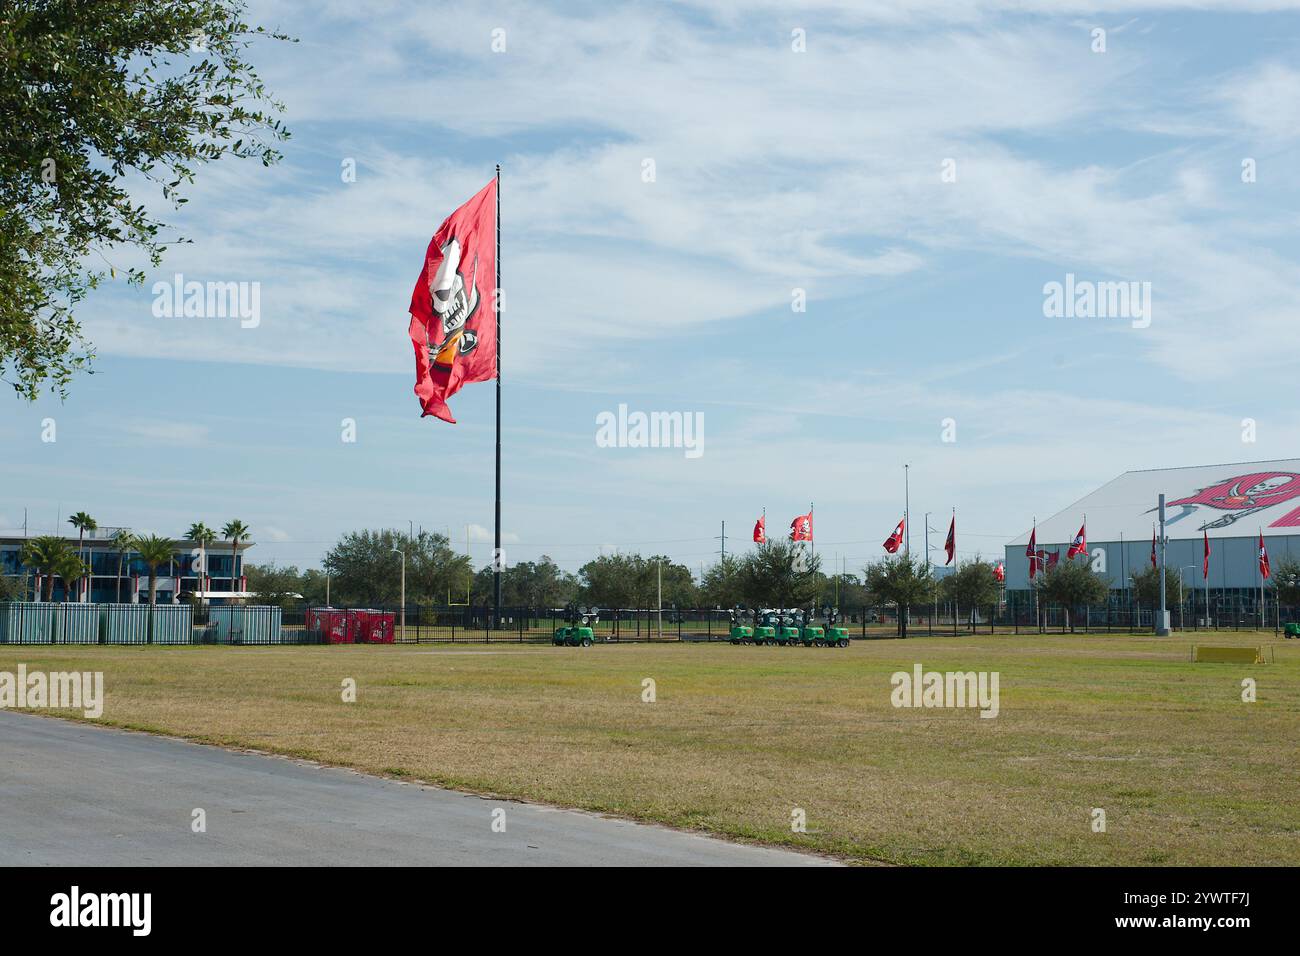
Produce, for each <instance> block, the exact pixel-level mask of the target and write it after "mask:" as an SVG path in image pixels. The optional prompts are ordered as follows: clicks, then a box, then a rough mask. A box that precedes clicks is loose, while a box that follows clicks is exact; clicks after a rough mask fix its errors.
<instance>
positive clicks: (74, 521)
mask: <svg viewBox="0 0 1300 956" xmlns="http://www.w3.org/2000/svg"><path fill="white" fill-rule="evenodd" d="M68 524H70V525H72V526H73V527H74V528H76V529H77V557H79V558H82V559H84V558H85V556H86V551H85V547H86V532H87V531H94V530H96V529H97V528H98V527H99V524H98V522H96V521H95V519H94V518H92V517H91V516H90V515H88V514H86V512H84V511H78V512H77V513H76V514H75V515H73V516H72V517H70V518H69V519H68ZM64 600H66V597H65V598H64ZM78 600H80V597H78Z"/></svg>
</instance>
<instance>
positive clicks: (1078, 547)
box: [1065, 521, 1088, 558]
mask: <svg viewBox="0 0 1300 956" xmlns="http://www.w3.org/2000/svg"><path fill="white" fill-rule="evenodd" d="M1087 553H1088V522H1086V521H1085V522H1084V523H1083V524H1081V525H1079V533H1078V534H1076V535H1075V536H1074V541H1073V542H1071V544H1070V550H1069V551H1067V552H1065V556H1066V557H1067V558H1073V557H1075V556H1076V555H1080V554H1087Z"/></svg>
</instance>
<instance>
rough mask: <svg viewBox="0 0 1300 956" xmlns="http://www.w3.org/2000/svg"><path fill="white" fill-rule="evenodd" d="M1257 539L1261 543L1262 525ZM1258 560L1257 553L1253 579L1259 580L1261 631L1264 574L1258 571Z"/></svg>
mask: <svg viewBox="0 0 1300 956" xmlns="http://www.w3.org/2000/svg"><path fill="white" fill-rule="evenodd" d="M1259 540H1260V542H1261V543H1262V542H1263V540H1264V529H1263V527H1261V528H1260V529H1259ZM1259 560H1260V555H1259V554H1258V553H1257V554H1256V555H1255V580H1256V581H1258V582H1259V629H1260V630H1261V631H1262V630H1264V620H1265V618H1264V575H1263V574H1262V573H1261V572H1260V569H1259Z"/></svg>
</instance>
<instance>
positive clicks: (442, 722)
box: [0, 632, 1300, 865]
mask: <svg viewBox="0 0 1300 956" xmlns="http://www.w3.org/2000/svg"><path fill="white" fill-rule="evenodd" d="M1192 642H1193V639H1192V638H1191V637H1190V636H1181V637H1174V638H1169V639H1155V638H1151V637H1149V636H1118V635H1117V636H1104V635H1091V636H1085V635H1077V636H1050V637H1047V636H1038V635H1032V636H1031V635H1023V636H1020V637H1013V636H1003V635H998V636H989V635H981V636H976V637H962V638H951V637H949V638H940V637H934V638H924V637H922V638H913V639H909V640H907V641H866V642H855V643H854V645H853V646H852V647H850V648H848V649H845V650H833V649H815V648H797V649H785V648H775V647H770V648H769V647H732V646H730V645H727V644H712V645H675V644H669V645H655V646H647V645H627V644H623V645H600V646H596V647H593V648H590V649H587V650H583V649H579V648H553V647H549V646H528V645H521V646H510V645H495V646H491V647H486V646H461V647H446V646H440V647H415V646H400V645H399V646H395V647H392V646H389V647H281V648H256V647H175V648H165V647H44V646H42V647H13V646H0V670H10V671H12V670H14V669H16V667H17V665H18V663H19V662H21V663H24V664H26V665H27V667H28V669H29V670H33V669H39V670H71V669H75V670H102V671H103V672H104V673H105V685H106V698H107V700H106V705H105V711H104V717H103V719H102V722H104V723H109V724H113V725H116V726H121V727H129V728H136V729H144V730H150V731H156V732H163V733H169V734H175V735H178V736H183V737H188V738H191V739H194V740H200V741H205V742H209V743H215V744H221V745H227V746H238V747H250V748H257V749H260V750H265V751H270V752H275V753H280V754H288V755H293V756H298V757H305V758H309V759H312V760H317V761H322V762H326V763H331V764H339V765H344V766H350V767H355V768H358V769H361V770H365V771H370V772H374V773H382V774H392V775H397V776H400V777H402V778H403V779H408V780H409V779H419V780H425V781H428V782H431V783H437V784H441V785H445V786H450V787H457V788H463V789H467V790H472V791H478V792H482V793H488V794H493V795H497V796H507V797H519V798H528V799H533V800H540V801H546V802H551V803H555V804H559V805H564V806H572V807H581V808H585V809H589V810H597V811H606V812H611V813H615V814H621V815H625V816H628V817H633V818H637V819H644V820H655V821H660V822H663V823H667V824H671V825H675V826H680V827H687V828H693V829H699V830H703V831H708V832H711V833H715V834H721V835H725V836H730V837H734V838H740V839H748V840H758V841H763V842H767V843H780V844H785V845H789V846H794V847H801V848H806V849H811V850H817V851H823V852H829V853H834V854H837V855H840V856H843V857H846V858H850V859H853V860H858V861H863V862H869V861H879V862H888V863H898V864H1085V865H1094V864H1210V865H1214V864H1225V865H1226V864H1231V865H1252V864H1291V865H1296V864H1300V772H1298V770H1297V768H1298V767H1300V743H1298V741H1300V734H1298V731H1300V646H1296V645H1297V644H1298V643H1300V642H1296V641H1289V642H1286V641H1275V640H1274V638H1273V635H1272V633H1271V632H1269V633H1267V634H1261V635H1254V636H1252V635H1246V634H1239V635H1234V634H1220V635H1214V636H1206V638H1205V642H1206V643H1216V644H1233V643H1236V644H1258V645H1264V646H1265V653H1266V656H1268V657H1271V658H1272V661H1271V662H1270V663H1265V664H1258V665H1240V664H1192V663H1190V662H1189V660H1188V657H1189V650H1190V646H1191V643H1192ZM918 662H919V663H921V664H923V665H924V666H925V668H926V670H938V671H949V670H987V671H997V672H999V674H1000V697H1001V701H1000V707H1001V713H1000V715H999V716H998V717H997V718H996V719H981V718H980V717H979V716H978V714H977V712H976V711H975V710H956V709H913V710H906V709H896V708H894V707H893V706H892V705H891V701H890V695H891V690H892V688H891V684H890V675H891V674H892V673H893V672H894V671H898V670H905V671H910V670H911V669H912V666H913V665H914V664H915V663H918ZM1246 677H1251V678H1254V679H1255V681H1256V682H1257V686H1258V690H1257V693H1258V700H1257V702H1255V703H1243V701H1242V699H1241V694H1242V687H1241V682H1242V680H1243V678H1246ZM345 678H352V679H354V680H355V681H356V683H357V693H358V700H357V702H356V703H354V704H347V703H343V701H342V699H341V684H342V682H343V681H344V679H345ZM645 678H652V679H653V680H654V681H655V684H656V695H657V700H656V701H655V702H654V703H645V702H643V701H642V681H643V679H645ZM796 808H799V809H802V810H803V811H804V812H805V813H806V816H807V832H806V833H793V832H791V818H792V812H793V811H794V810H795V809H796ZM1094 808H1101V809H1103V810H1105V813H1106V823H1107V828H1106V832H1104V833H1096V832H1093V829H1092V825H1091V824H1092V815H1091V814H1092V810H1093V809H1094Z"/></svg>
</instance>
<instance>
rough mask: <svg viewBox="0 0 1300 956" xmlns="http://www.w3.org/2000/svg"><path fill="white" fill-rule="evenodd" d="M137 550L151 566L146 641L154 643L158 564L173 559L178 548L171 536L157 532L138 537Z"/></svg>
mask: <svg viewBox="0 0 1300 956" xmlns="http://www.w3.org/2000/svg"><path fill="white" fill-rule="evenodd" d="M135 550H136V551H137V552H139V554H140V560H141V561H143V562H144V563H145V565H147V566H148V568H149V636H148V638H146V643H148V644H152V643H153V609H154V607H155V605H156V604H157V600H158V592H157V590H156V588H157V587H158V565H160V564H165V563H166V562H168V561H170V560H171V559H172V552H174V551H175V550H176V542H174V541H172V539H171V538H163V537H160V536H159V535H156V534H151V535H149V537H147V538H138V539H137V540H136V543H135Z"/></svg>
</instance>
